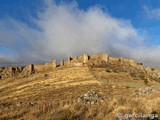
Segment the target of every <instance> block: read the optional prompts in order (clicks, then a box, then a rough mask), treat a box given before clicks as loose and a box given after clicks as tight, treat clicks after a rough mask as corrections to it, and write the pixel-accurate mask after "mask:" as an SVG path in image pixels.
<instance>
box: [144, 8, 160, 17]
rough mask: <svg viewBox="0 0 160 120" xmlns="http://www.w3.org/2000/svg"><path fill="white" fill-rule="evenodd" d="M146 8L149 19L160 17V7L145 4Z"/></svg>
mask: <svg viewBox="0 0 160 120" xmlns="http://www.w3.org/2000/svg"><path fill="white" fill-rule="evenodd" d="M144 10H145V12H146V14H147V17H148V18H149V19H159V18H160V8H152V7H149V6H144Z"/></svg>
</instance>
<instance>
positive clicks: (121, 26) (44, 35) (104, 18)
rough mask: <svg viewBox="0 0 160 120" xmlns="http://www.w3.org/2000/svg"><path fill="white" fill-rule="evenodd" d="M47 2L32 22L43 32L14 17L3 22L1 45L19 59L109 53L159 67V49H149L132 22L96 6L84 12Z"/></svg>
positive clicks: (0, 33) (0, 29)
mask: <svg viewBox="0 0 160 120" xmlns="http://www.w3.org/2000/svg"><path fill="white" fill-rule="evenodd" d="M47 3H48V4H47V6H46V8H45V9H44V11H43V12H38V18H32V19H31V20H32V21H33V22H34V24H36V26H37V27H38V28H39V29H40V30H39V29H35V28H31V27H29V26H28V25H27V24H26V23H23V22H20V21H17V20H15V19H13V18H8V19H5V20H4V19H3V20H2V19H1V20H0V26H1V27H0V44H1V45H3V46H4V47H7V48H9V49H11V50H13V51H14V52H15V53H16V57H15V58H14V57H13V58H14V59H15V60H17V61H23V62H25V63H31V62H40V61H48V60H51V59H53V58H64V57H67V56H72V55H80V54H83V53H89V54H91V53H100V52H105V51H108V52H109V54H110V55H112V56H122V57H129V58H134V59H137V60H140V61H141V62H143V61H144V62H146V63H147V64H151V65H155V64H156V65H158V63H159V61H157V59H160V55H158V50H159V48H148V47H146V46H145V44H144V37H143V36H142V35H140V33H139V32H138V30H136V29H135V28H134V27H133V26H132V25H131V23H130V22H129V21H128V20H122V19H116V18H113V17H111V16H110V15H109V14H107V13H104V12H103V11H102V10H101V9H100V8H98V7H96V6H94V7H91V8H89V9H88V10H86V11H84V10H81V9H79V8H78V7H77V4H76V3H72V4H65V3H63V4H58V5H57V4H55V3H53V4H49V2H47ZM153 51H154V53H153ZM146 52H147V54H146ZM0 61H4V59H1V57H0ZM8 62H9V61H8Z"/></svg>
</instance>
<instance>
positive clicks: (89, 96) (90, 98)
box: [77, 91, 103, 105]
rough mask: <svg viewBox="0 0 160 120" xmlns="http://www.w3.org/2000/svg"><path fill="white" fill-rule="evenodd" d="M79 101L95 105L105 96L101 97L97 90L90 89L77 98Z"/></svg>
mask: <svg viewBox="0 0 160 120" xmlns="http://www.w3.org/2000/svg"><path fill="white" fill-rule="evenodd" d="M77 102H78V103H83V104H85V105H94V104H96V103H101V102H103V98H101V97H100V96H99V95H98V94H97V93H96V92H94V91H88V92H87V93H85V94H84V95H82V96H80V97H78V98H77Z"/></svg>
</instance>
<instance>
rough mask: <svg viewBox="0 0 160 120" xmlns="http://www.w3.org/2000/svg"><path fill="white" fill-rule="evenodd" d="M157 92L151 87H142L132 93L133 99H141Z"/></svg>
mask: <svg viewBox="0 0 160 120" xmlns="http://www.w3.org/2000/svg"><path fill="white" fill-rule="evenodd" d="M155 92H158V90H156V89H154V88H153V87H142V88H140V89H139V90H136V91H135V92H134V93H133V96H134V97H143V96H147V95H150V94H152V93H155Z"/></svg>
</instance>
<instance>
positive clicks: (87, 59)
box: [0, 53, 143, 79]
mask: <svg viewBox="0 0 160 120" xmlns="http://www.w3.org/2000/svg"><path fill="white" fill-rule="evenodd" d="M114 62H118V63H126V64H129V65H132V66H138V67H141V68H142V69H143V64H140V63H137V62H135V61H134V60H131V59H126V58H116V57H109V55H108V54H107V53H102V54H93V55H91V56H89V55H88V54H83V55H81V56H79V57H77V56H74V57H68V60H66V61H65V60H60V64H57V62H56V60H53V61H52V62H49V63H45V64H39V65H38V64H35V65H33V64H30V65H27V66H24V67H22V66H18V67H6V68H1V69H0V79H6V78H9V77H12V76H14V75H15V74H17V73H18V74H19V73H20V74H22V75H24V76H26V75H30V74H33V73H35V72H43V71H47V70H54V69H56V68H63V67H64V68H65V67H81V66H94V65H104V64H107V63H114Z"/></svg>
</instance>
